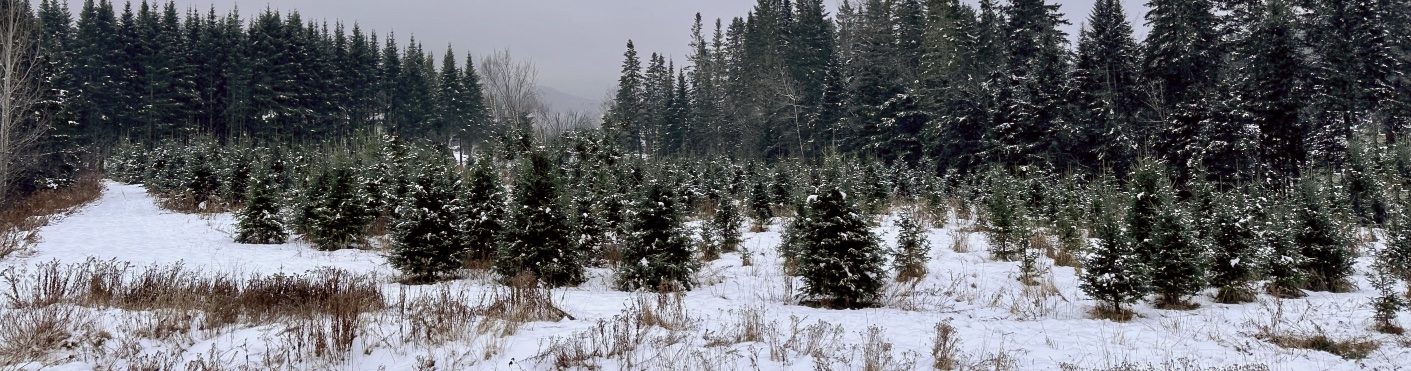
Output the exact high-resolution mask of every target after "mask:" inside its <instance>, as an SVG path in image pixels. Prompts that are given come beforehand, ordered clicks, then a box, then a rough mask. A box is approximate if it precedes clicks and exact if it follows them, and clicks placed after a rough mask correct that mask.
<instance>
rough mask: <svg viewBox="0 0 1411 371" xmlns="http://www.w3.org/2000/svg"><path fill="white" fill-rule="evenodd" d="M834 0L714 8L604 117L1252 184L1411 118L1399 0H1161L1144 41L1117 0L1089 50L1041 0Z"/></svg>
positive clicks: (1320, 160) (626, 69) (675, 133)
mask: <svg viewBox="0 0 1411 371" xmlns="http://www.w3.org/2000/svg"><path fill="white" fill-rule="evenodd" d="M823 3H824V2H823V1H822V0H793V1H790V0H759V1H758V2H757V3H756V5H755V7H754V9H753V10H752V11H751V12H750V13H749V14H747V15H745V16H744V17H736V18H733V19H730V20H728V21H722V20H720V19H717V20H715V22H714V26H713V29H714V30H713V31H709V29H710V28H711V27H710V25H709V24H708V23H706V22H705V21H704V20H702V19H701V17H700V16H699V15H697V17H696V20H695V23H694V25H693V26H692V28H691V39H690V46H691V47H692V50H693V52H691V54H690V55H689V56H688V57H687V60H686V61H685V63H682V64H681V67H680V68H676V67H675V63H674V61H669V60H666V59H665V58H664V57H663V56H661V55H658V54H655V53H653V54H652V55H651V56H649V57H647V58H646V59H645V62H644V60H643V59H642V58H641V57H640V56H639V55H638V51H637V50H636V49H635V47H634V45H633V44H632V43H631V42H630V41H629V42H628V44H627V52H626V53H625V58H624V59H625V61H624V63H623V68H622V74H621V78H620V80H619V86H618V89H617V93H616V95H615V99H614V102H613V105H612V107H611V110H610V112H609V113H608V114H607V115H606V116H605V118H604V119H605V126H604V127H605V129H606V130H607V131H609V132H610V133H612V135H614V136H615V137H616V138H617V140H618V141H619V143H621V144H622V145H624V146H626V147H627V148H630V149H632V150H635V151H640V152H642V153H651V154H660V155H675V154H683V155H686V154H716V155H734V156H743V157H747V158H763V159H780V158H790V157H802V158H821V157H824V156H826V155H828V154H830V153H844V154H855V155H862V156H871V157H876V158H879V159H881V160H883V161H885V162H888V163H891V162H897V161H900V162H904V163H907V164H910V165H922V164H925V165H926V166H928V167H932V168H935V169H936V170H938V171H940V172H946V171H955V172H958V173H962V174H965V173H972V172H975V171H977V170H978V169H982V168H984V167H986V166H989V165H993V164H1000V165H1006V166H1025V165H1040V166H1046V167H1051V168H1054V169H1071V170H1074V171H1078V172H1082V173H1088V174H1093V173H1098V172H1101V171H1103V170H1112V171H1115V172H1117V173H1119V174H1125V173H1126V172H1128V171H1130V169H1131V168H1133V166H1135V164H1136V163H1137V160H1138V159H1139V158H1142V157H1148V156H1149V157H1159V158H1163V159H1165V160H1167V161H1168V162H1169V163H1170V164H1171V165H1172V166H1175V167H1179V168H1181V169H1186V170H1182V171H1181V173H1182V174H1181V175H1182V176H1189V175H1190V174H1189V173H1190V171H1189V169H1194V168H1203V169H1205V170H1206V171H1207V172H1208V174H1209V176H1211V177H1212V178H1217V179H1223V180H1226V181H1228V182H1230V183H1236V182H1242V181H1248V180H1250V179H1254V178H1257V177H1260V176H1264V175H1270V174H1276V175H1279V176H1297V175H1299V173H1300V171H1301V170H1303V169H1305V168H1308V167H1310V166H1334V167H1341V166H1342V165H1344V164H1345V163H1346V160H1347V152H1348V148H1349V144H1350V143H1352V142H1355V141H1377V142H1379V143H1383V144H1395V143H1396V142H1398V139H1399V138H1400V137H1401V136H1402V135H1404V134H1403V133H1404V132H1405V131H1406V129H1407V125H1408V118H1411V111H1408V107H1411V105H1408V103H1411V84H1408V81H1407V80H1406V78H1405V76H1406V75H1407V72H1411V63H1408V62H1411V59H1408V58H1411V54H1408V53H1407V50H1408V47H1411V29H1408V25H1411V18H1408V15H1411V11H1408V10H1407V9H1411V3H1407V2H1405V1H1401V0H1356V1H1332V0H1307V1H1292V0H1261V1H1235V0H1152V1H1150V2H1149V3H1148V4H1147V5H1148V7H1149V8H1150V10H1149V12H1147V13H1146V14H1145V15H1144V18H1145V22H1146V24H1147V25H1148V26H1150V33H1149V35H1148V36H1147V37H1146V39H1145V40H1141V41H1138V40H1137V39H1136V38H1135V36H1134V34H1133V26H1132V24H1131V23H1130V22H1129V21H1128V13H1127V12H1126V11H1125V10H1124V9H1123V8H1122V6H1121V3H1120V2H1119V1H1116V0H1100V1H1097V2H1096V4H1095V6H1094V8H1093V10H1092V14H1090V15H1089V16H1088V17H1087V19H1086V20H1085V21H1083V22H1082V23H1083V27H1082V28H1081V31H1080V33H1079V35H1078V37H1077V40H1078V42H1077V45H1076V47H1074V46H1072V45H1069V41H1068V37H1067V35H1066V34H1065V33H1064V32H1063V31H1062V30H1061V29H1060V27H1061V26H1062V25H1065V24H1068V23H1069V21H1068V20H1067V19H1066V18H1065V15H1064V14H1062V13H1061V12H1060V8H1059V6H1058V5H1055V4H1049V3H1046V2H1044V1H1042V0H1013V1H1009V2H1007V3H999V2H996V1H993V0H984V1H980V2H979V3H978V6H971V5H969V4H963V3H961V2H959V1H958V0H850V1H843V2H842V4H841V5H839V6H838V9H836V12H835V13H833V14H830V12H829V10H828V9H825V7H824V5H823ZM707 34H709V35H707ZM643 63H645V64H646V66H645V67H643Z"/></svg>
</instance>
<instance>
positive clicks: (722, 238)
mask: <svg viewBox="0 0 1411 371" xmlns="http://www.w3.org/2000/svg"><path fill="white" fill-rule="evenodd" d="M741 224H744V216H742V215H740V206H739V204H738V201H735V200H734V199H732V198H730V197H721V198H720V202H719V204H718V206H717V207H716V209H715V216H714V217H713V218H711V221H710V225H709V228H707V229H709V230H710V231H712V233H714V234H715V236H716V237H718V239H719V240H718V241H717V242H718V243H720V251H722V252H735V251H739V250H740V244H741V243H743V240H742V235H741V233H740V225H741Z"/></svg>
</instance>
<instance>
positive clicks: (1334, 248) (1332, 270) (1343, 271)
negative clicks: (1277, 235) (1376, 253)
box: [1294, 177, 1356, 292]
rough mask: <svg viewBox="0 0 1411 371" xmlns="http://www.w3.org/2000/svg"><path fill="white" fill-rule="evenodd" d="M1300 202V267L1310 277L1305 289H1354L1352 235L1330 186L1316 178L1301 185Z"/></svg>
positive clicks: (1298, 243) (1354, 257) (1307, 178)
mask: <svg viewBox="0 0 1411 371" xmlns="http://www.w3.org/2000/svg"><path fill="white" fill-rule="evenodd" d="M1296 191H1297V192H1298V194H1297V197H1298V199H1297V200H1298V204H1297V207H1296V210H1295V211H1294V214H1295V218H1296V219H1295V223H1296V228H1297V230H1298V233H1296V234H1295V235H1294V243H1296V244H1297V245H1298V248H1299V250H1300V253H1301V255H1302V256H1303V258H1304V259H1306V260H1304V261H1303V264H1302V266H1301V267H1300V268H1301V269H1302V270H1303V271H1304V272H1305V273H1306V274H1307V275H1308V276H1307V281H1305V283H1304V287H1303V288H1305V289H1308V290H1312V291H1332V292H1346V291H1348V290H1351V289H1352V288H1351V287H1350V285H1351V282H1349V281H1348V278H1349V277H1351V276H1352V264H1353V260H1354V259H1356V255H1355V254H1354V253H1353V251H1352V243H1353V242H1352V238H1351V237H1350V236H1348V235H1347V234H1348V229H1347V227H1346V226H1344V225H1343V224H1342V223H1341V222H1340V221H1339V220H1338V219H1337V212H1338V210H1337V209H1335V207H1334V206H1333V204H1332V203H1331V202H1330V200H1329V195H1328V194H1329V192H1330V191H1331V189H1330V187H1328V186H1326V185H1325V184H1324V183H1323V182H1322V181H1319V180H1317V179H1314V177H1306V178H1304V180H1302V181H1300V182H1299V184H1298V189H1297V190H1296Z"/></svg>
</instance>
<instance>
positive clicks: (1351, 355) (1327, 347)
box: [1256, 333, 1381, 360]
mask: <svg viewBox="0 0 1411 371" xmlns="http://www.w3.org/2000/svg"><path fill="white" fill-rule="evenodd" d="M1256 337H1257V338H1260V339H1262V340H1264V341H1268V342H1270V343H1273V344H1274V345H1278V346H1280V347H1284V348H1296V349H1311V350H1317V351H1323V352H1328V353H1332V354H1336V355H1337V356H1339V357H1342V358H1344V359H1351V360H1358V359H1363V358H1367V356H1368V355H1370V354H1372V351H1375V350H1377V348H1380V347H1381V343H1378V342H1376V341H1374V340H1359V339H1347V340H1336V339H1332V338H1329V337H1328V336H1327V335H1324V334H1313V335H1304V336H1300V335H1290V334H1271V333H1262V334H1258V335H1256Z"/></svg>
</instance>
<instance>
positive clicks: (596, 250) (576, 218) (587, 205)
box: [572, 192, 608, 264]
mask: <svg viewBox="0 0 1411 371" xmlns="http://www.w3.org/2000/svg"><path fill="white" fill-rule="evenodd" d="M583 193H587V194H580V195H577V196H575V197H574V198H573V218H572V219H573V229H574V233H573V237H574V239H575V240H574V245H575V247H576V248H577V249H578V253H579V254H582V256H583V257H584V259H587V260H588V261H591V262H593V263H594V264H600V263H602V262H603V260H604V256H603V253H604V251H603V250H604V248H605V247H606V246H607V244H608V225H607V224H606V223H604V222H603V220H602V217H601V213H599V211H598V201H597V200H596V198H595V197H593V196H592V195H591V193H589V192H583Z"/></svg>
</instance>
